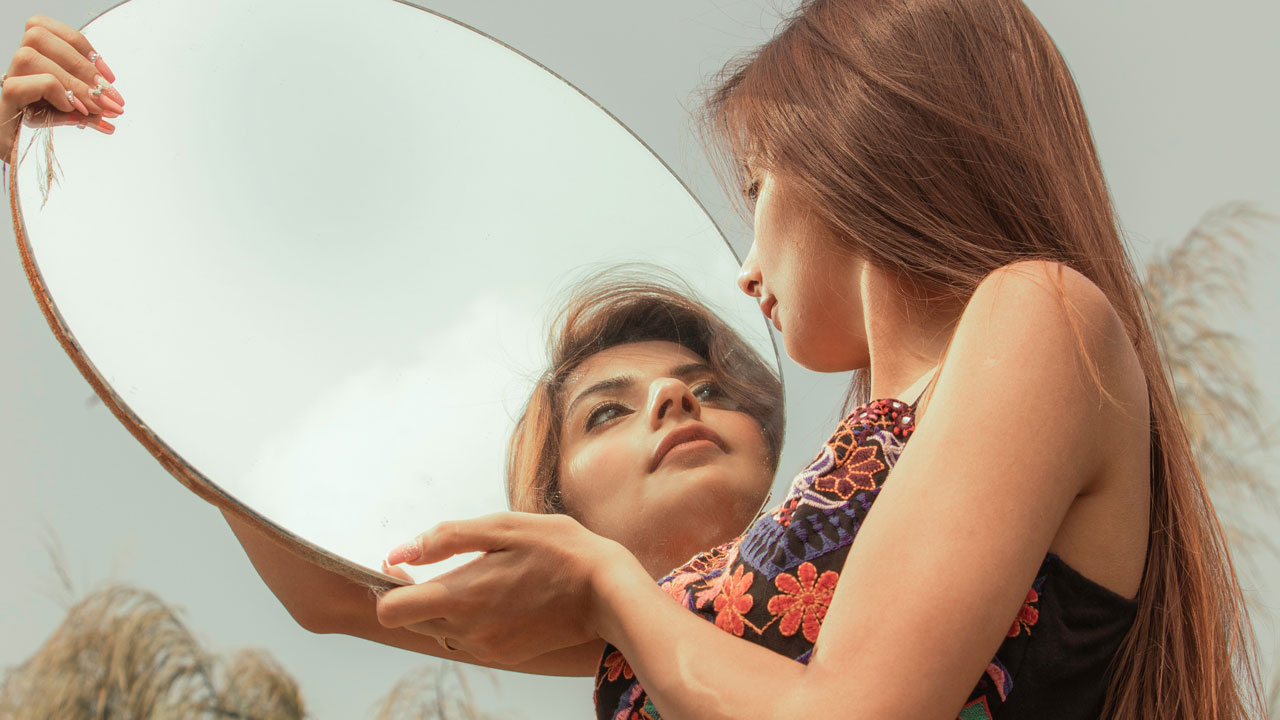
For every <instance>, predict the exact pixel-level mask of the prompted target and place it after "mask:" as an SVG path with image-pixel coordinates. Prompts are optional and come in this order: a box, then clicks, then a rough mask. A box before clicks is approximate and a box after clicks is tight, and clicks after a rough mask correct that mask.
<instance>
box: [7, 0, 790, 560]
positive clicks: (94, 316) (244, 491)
mask: <svg viewBox="0 0 1280 720" xmlns="http://www.w3.org/2000/svg"><path fill="white" fill-rule="evenodd" d="M300 18H302V19H305V21H304V22H299V19H300ZM161 30H162V31H161ZM89 31H90V32H91V33H92V35H93V37H94V41H95V43H96V44H97V45H98V46H99V47H102V48H108V47H109V48H111V51H110V54H111V60H112V67H113V69H114V70H115V71H116V72H117V73H118V74H119V75H120V77H121V78H127V87H122V88H121V90H122V91H123V92H125V94H127V96H128V98H129V105H128V113H127V115H126V116H122V117H121V118H119V119H118V120H117V121H116V125H117V130H116V132H115V134H114V135H113V136H111V137H104V136H102V135H99V134H97V133H94V132H88V131H83V130H77V128H74V127H60V128H52V129H50V130H49V131H48V132H49V140H50V141H51V142H53V146H54V147H55V148H56V163H57V165H56V166H57V168H58V169H59V170H60V179H59V180H57V181H56V182H55V183H53V184H52V186H50V187H48V191H49V192H48V196H47V198H46V197H44V196H43V193H42V185H47V180H48V175H47V167H42V163H41V162H40V161H39V159H40V158H42V157H44V154H43V153H42V152H41V147H42V146H41V145H40V143H43V142H44V139H43V138H41V137H40V136H39V135H38V134H35V133H32V132H31V130H30V129H29V128H24V130H23V135H22V136H21V137H20V138H19V140H18V143H19V145H18V148H19V151H20V153H21V152H22V150H24V149H29V150H28V152H26V153H25V154H23V155H22V158H23V159H22V160H21V161H20V163H19V164H18V165H17V166H16V167H15V168H14V171H13V172H14V175H13V177H14V180H15V181H14V183H13V185H12V187H11V200H12V205H13V211H14V213H15V219H16V220H17V227H19V230H20V232H19V237H20V245H21V246H22V251H23V254H24V258H25V259H26V260H27V261H28V275H29V277H30V279H31V281H32V283H33V284H34V285H35V286H36V290H37V297H38V299H39V300H40V301H41V303H42V305H43V306H44V308H45V310H46V313H47V315H48V316H49V319H50V323H51V325H52V326H53V327H54V330H55V333H57V334H58V335H59V337H60V339H61V340H62V341H63V344H64V347H65V348H66V349H67V351H68V352H69V353H70V354H71V355H72V357H73V359H75V361H76V363H77V365H78V366H79V367H80V369H81V371H82V372H83V373H84V374H85V376H86V378H87V379H89V381H90V382H91V384H93V385H94V387H95V389H96V390H97V391H98V392H99V394H100V395H102V396H103V399H104V401H105V402H106V403H107V405H108V406H109V407H111V408H112V410H113V411H114V412H116V414H117V416H118V417H120V419H121V420H122V421H123V422H124V423H125V424H126V425H127V426H129V428H130V430H131V431H132V432H133V433H134V434H135V436H136V437H138V438H139V439H140V440H141V441H142V442H143V443H144V444H145V445H147V447H148V448H149V449H150V450H151V451H152V452H153V453H154V454H155V455H156V456H157V458H158V459H159V460H160V461H161V462H162V463H164V464H165V467H166V468H168V469H169V470H170V471H171V472H173V473H174V474H175V475H176V476H177V477H179V479H181V480H182V481H183V482H184V483H186V484H187V485H188V487H191V488H192V489H193V490H195V491H196V492H198V493H200V494H201V495H202V496H204V497H206V498H207V499H210V500H212V501H214V502H216V503H218V504H219V505H220V506H222V507H224V508H228V509H230V510H231V511H233V512H235V513H238V514H240V515H241V516H242V517H245V518H248V519H252V520H254V521H255V522H259V523H262V525H263V527H266V528H273V529H274V530H273V532H274V531H281V532H283V533H284V537H285V538H286V539H288V540H289V541H290V542H293V543H295V544H297V546H298V547H299V548H301V549H302V550H304V551H306V552H308V553H312V554H313V556H315V557H319V558H321V559H326V560H327V561H329V562H331V563H333V564H335V565H336V566H340V568H345V570H344V572H346V573H347V574H348V575H349V576H351V577H356V578H364V579H371V580H373V581H376V580H377V579H378V577H379V576H378V574H377V573H376V572H375V571H374V569H375V568H377V567H379V564H380V560H381V558H382V557H383V556H384V553H385V552H386V550H387V549H388V548H390V547H392V546H394V545H396V544H397V543H399V542H402V541H403V540H404V539H405V538H408V537H412V536H413V535H415V534H417V533H418V532H421V531H422V530H425V529H427V528H429V527H430V526H432V525H433V524H435V523H436V522H439V521H441V520H445V519H453V518H460V517H469V516H475V515H479V514H484V513H487V512H492V511H496V510H500V509H504V508H505V507H506V498H505V496H504V492H505V491H504V488H503V482H502V480H503V477H504V467H503V458H504V456H505V450H506V446H507V442H508V439H509V437H510V436H511V433H512V431H513V427H514V425H515V421H516V419H517V417H518V415H519V413H520V412H521V408H523V407H524V404H525V402H526V400H527V399H528V398H529V397H530V394H531V392H532V389H533V388H534V383H535V381H536V380H537V378H538V377H539V375H540V372H541V371H542V369H543V364H544V358H543V355H542V349H543V347H542V346H543V341H544V338H545V330H546V327H547V314H548V312H549V311H550V309H551V308H552V306H553V305H554V298H556V297H558V296H559V293H560V292H561V290H562V289H563V288H564V287H565V286H566V285H567V284H569V283H570V282H571V281H572V280H573V279H575V278H578V277H581V276H582V275H583V274H584V273H586V272H589V271H590V270H592V269H595V268H600V267H604V266H611V265H615V264H619V263H632V262H643V263H652V264H655V265H658V266H661V267H664V268H669V269H671V270H673V271H674V272H676V273H678V274H680V275H681V276H683V277H684V278H687V279H688V280H689V281H690V282H691V283H692V285H693V287H692V290H693V292H696V294H697V295H698V296H699V297H701V298H702V299H703V300H704V301H705V302H706V303H707V305H708V307H710V308H713V309H714V311H715V312H716V313H717V314H718V315H719V317H720V318H722V320H723V322H724V323H725V325H726V326H727V327H730V328H733V329H734V331H735V332H736V333H738V334H739V335H740V336H741V337H742V339H743V342H744V343H745V344H746V345H748V346H750V347H751V348H752V349H753V350H754V351H755V353H757V354H758V355H760V356H762V357H766V358H770V362H773V360H774V359H775V358H776V355H775V354H774V350H773V348H772V344H771V341H770V338H769V335H768V332H767V328H766V326H765V324H764V322H763V320H762V318H761V317H760V315H759V311H758V309H757V308H756V307H755V305H754V303H752V302H751V301H750V300H749V299H747V298H745V297H744V296H742V295H740V294H739V293H738V292H737V290H736V289H735V287H734V277H735V275H736V272H737V263H736V261H735V260H734V258H733V256H732V254H731V252H730V251H729V249H728V246H727V245H726V243H725V242H724V241H723V239H722V237H721V235H720V233H719V231H718V230H717V228H716V227H715V226H714V224H713V223H712V221H711V220H710V218H709V217H708V215H707V214H706V212H705V211H704V210H703V208H702V207H701V206H700V205H699V204H698V202H697V201H696V200H695V199H694V198H693V197H692V196H691V195H690V193H689V192H688V190H687V189H686V188H685V187H684V186H683V185H682V184H681V183H680V181H679V180H678V179H677V178H675V177H674V175H672V173H671V172H670V170H669V169H668V168H667V167H666V166H665V165H664V164H663V163H662V162H661V161H660V160H659V159H658V158H656V157H655V156H654V155H653V154H652V153H651V152H650V151H649V150H648V149H647V148H646V147H645V146H644V145H643V144H642V143H641V142H639V141H638V140H637V139H636V138H635V137H634V136H632V135H631V134H630V133H629V132H628V131H627V130H626V128H624V127H622V126H621V125H620V124H618V123H617V122H616V121H615V120H614V119H613V118H612V117H611V116H609V115H608V113H606V112H605V111H603V110H602V109H601V108H600V107H598V106H597V105H595V104H594V103H593V102H592V101H591V100H590V99H589V98H586V97H585V96H583V95H582V94H580V93H579V92H578V91H576V90H575V89H574V88H573V87H571V86H570V85H568V84H567V83H565V82H564V81H563V80H561V79H560V78H558V77H556V76H555V75H553V74H552V73H550V72H548V71H547V70H546V69H544V68H542V67H540V66H539V65H537V64H536V63H534V62H532V61H530V60H529V59H528V58H525V57H523V56H521V55H519V54H518V53H516V52H514V51H513V50H511V49H510V48H507V47H505V46H503V45H502V44H500V43H498V42H495V41H494V40H493V39H491V38H488V37H485V36H484V35H481V34H479V33H477V32H475V31H473V30H471V29H469V28H467V27H464V26H462V25H459V24H456V23H454V22H452V21H450V20H448V19H446V18H442V17H440V16H437V15H434V14H431V13H429V12H425V11H422V10H420V9H417V8H414V7H411V6H407V5H402V4H399V3H397V2H394V1H393V0H382V1H379V2H361V3H356V2H349V3H325V4H323V5H317V4H315V3H306V2H302V0H277V1H274V2H271V3H265V4H264V3H253V2H250V1H249V0H234V1H228V2H219V3H203V4H196V5H191V4H175V3H167V2H161V1H160V0H132V1H131V2H127V3H125V4H123V5H120V6H118V7H116V8H115V9H113V10H111V11H109V12H108V13H106V14H105V15H103V16H101V17H99V18H98V19H96V20H95V21H94V22H93V23H92V24H91V25H90V27H89ZM230 37H234V38H235V39H236V41H235V51H234V52H228V46H227V38H230ZM211 68H214V69H216V72H211V71H210V69H211ZM424 68H426V69H429V71H424ZM193 78H196V79H198V80H195V81H193ZM284 78H320V79H321V80H316V81H314V82H306V83H292V82H285V81H284ZM357 88H358V91H356V90H355V89H357ZM195 108H199V110H194V111H193V109H195ZM569 384H572V379H570V380H569ZM708 442H709V441H708ZM690 444H694V443H690ZM705 444H706V443H705V442H704V445H705ZM712 444H714V443H712ZM705 449H706V448H705V447H704V450H705ZM694 450H696V449H695V448H682V449H681V450H680V451H679V452H678V453H676V455H673V456H672V458H671V459H672V460H674V459H679V457H680V456H693V455H697V452H694ZM699 452H700V451H699ZM766 484H767V483H766ZM561 491H562V495H563V488H561ZM569 499H570V498H569V497H562V500H565V501H568V500H569ZM747 504H749V505H751V504H754V505H755V506H756V507H758V505H759V503H758V501H757V500H752V501H751V502H749V503H747ZM753 509H754V508H753ZM746 515H750V512H746ZM747 519H749V517H747V518H745V519H742V518H737V517H736V516H734V519H733V521H732V522H734V523H738V524H739V525H740V526H741V525H744V524H745V521H746V520H747ZM737 529H738V530H740V529H741V527H738V528H737ZM361 568H363V569H361ZM440 569H441V568H440V567H438V566H437V567H430V568H422V569H418V570H417V571H416V572H417V574H418V576H419V578H421V577H423V576H429V575H432V574H435V573H436V572H438V571H439V570H440Z"/></svg>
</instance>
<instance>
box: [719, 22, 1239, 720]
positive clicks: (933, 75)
mask: <svg viewBox="0 0 1280 720" xmlns="http://www.w3.org/2000/svg"><path fill="white" fill-rule="evenodd" d="M703 127H704V130H705V133H706V135H707V136H708V139H709V141H710V142H709V145H710V146H711V148H712V152H713V159H715V160H716V161H718V170H719V171H720V173H721V177H722V178H725V179H726V180H728V181H729V182H730V183H731V184H733V185H735V186H736V187H737V188H744V187H746V186H747V183H749V182H750V178H749V177H748V175H747V171H746V167H745V166H746V164H747V163H748V162H749V163H751V164H752V165H753V166H757V167H760V168H762V169H764V170H767V171H769V172H773V173H777V174H780V175H782V176H785V177H786V179H787V181H788V184H789V185H790V186H791V187H793V188H795V193H796V194H797V195H798V196H800V197H803V198H805V199H806V200H807V201H808V204H809V205H810V206H811V207H812V208H813V209H814V211H815V212H816V213H818V217H819V218H820V219H821V221H822V222H824V223H825V225H826V226H827V227H828V228H829V229H830V230H831V231H832V234H833V235H834V236H835V237H838V238H840V240H841V241H842V242H843V243H844V245H845V246H846V247H847V249H848V250H849V251H850V252H854V253H857V254H859V255H860V256H861V257H864V258H865V259H867V260H868V261H869V262H871V263H872V264H874V265H877V266H878V267H880V268H882V269H885V270H888V271H891V272H894V273H897V274H899V275H901V276H902V277H905V278H910V279H912V280H913V281H915V282H917V283H919V284H921V285H922V286H924V287H927V288H930V289H932V290H934V291H937V292H940V293H942V294H944V295H946V296H950V297H952V298H954V299H961V300H963V299H966V298H968V297H969V296H970V295H971V294H972V292H973V291H974V289H975V288H976V287H977V285H978V283H979V282H980V281H981V280H982V279H983V278H984V277H986V276H987V275H988V274H989V273H991V272H992V271H993V270H995V269H997V268H999V267H1001V266H1004V265H1007V264H1010V263H1012V262H1015V261H1019V260H1028V259H1041V260H1051V261H1056V262H1059V263H1062V264H1064V265H1067V266H1069V267H1071V268H1074V269H1075V270H1077V271H1079V272H1081V273H1082V274H1084V275H1085V276H1086V277H1088V278H1089V279H1090V280H1092V281H1093V282H1094V283H1095V284H1096V285H1097V286H1098V287H1099V288H1101V289H1102V291H1103V292H1104V293H1105V294H1106V296H1107V297H1108V298H1109V300H1110V302H1111V304H1112V305H1113V306H1114V308H1115V309H1116V311H1117V312H1118V313H1119V316H1120V318H1121V320H1122V321H1123V323H1124V326H1125V328H1126V330H1127V331H1128V335H1129V337H1130V338H1131V340H1132V342H1133V345H1134V348H1135V349H1136V351H1137V354H1138V357H1139V359H1140V361H1141V364H1142V368H1143V371H1144V373H1145V374H1146V379H1147V385H1148V388H1149V396H1150V404H1151V467H1152V472H1151V498H1152V500H1151V507H1150V528H1151V533H1150V538H1149V542H1148V550H1147V561H1146V570H1145V574H1144V576H1143V580H1142V584H1141V586H1140V589H1139V594H1138V597H1139V609H1138V615H1137V618H1136V620H1135V621H1134V624H1133V626H1132V627H1131V629H1130V630H1129V633H1128V634H1127V636H1126V637H1125V639H1124V641H1123V643H1122V645H1121V647H1120V650H1119V652H1118V654H1117V656H1116V658H1115V660H1114V662H1113V665H1112V674H1111V682H1110V686H1109V689H1108V692H1107V696H1106V700H1105V709H1104V717H1108V718H1126V719H1128V718H1232V719H1234V718H1242V717H1246V715H1247V714H1248V713H1250V712H1251V711H1256V708H1260V707H1261V693H1260V691H1259V681H1258V677H1257V674H1256V668H1255V665H1254V662H1255V661H1254V658H1253V653H1254V652H1255V649H1254V645H1253V641H1252V631H1251V627H1250V625H1249V622H1248V616H1247V612H1246V608H1245V605H1244V601H1243V597H1242V595H1241V592H1240V587H1239V584H1238V582H1237V579H1236V575H1235V570H1234V568H1233V566H1232V563H1231V559H1230V556H1229V554H1228V552H1227V547H1226V543H1225V540H1224V538H1223V533H1222V529H1221V526H1220V525H1219V522H1218V519H1217V516H1216V514H1215V513H1214V511H1213V507H1212V504H1211V503H1210V500H1209V497H1208V494H1207V493H1206V490H1205V486H1204V483H1203V481H1202V479H1201V477H1200V473H1199V470H1198V468H1197V466H1196V462H1195V458H1194V457H1193V456H1192V452H1191V447H1190V444H1189V442H1188V438H1187V433H1186V428H1185V427H1184V425H1183V421H1182V419H1181V418H1180V416H1179V414H1178V409H1177V404H1176V401H1175V397H1174V393H1173V390H1172V387H1171V383H1170V380H1169V376H1168V373H1167V369H1166V367H1165V365H1164V364H1163V362H1162V359H1161V356H1160V353H1159V350H1158V348H1157V345H1156V341H1155V339H1154V338H1153V335H1152V331H1151V329H1150V321H1149V313H1148V309H1147V307H1146V305H1145V303H1144V301H1143V299H1142V298H1143V296H1142V293H1141V287H1140V285H1139V282H1138V279H1137V274H1136V272H1135V270H1134V268H1133V265H1132V263H1131V261H1130V260H1129V258H1128V257H1127V255H1126V253H1125V250H1124V247H1123V245H1122V243H1121V240H1120V236H1119V231H1118V229H1117V225H1116V218H1115V214H1114V210H1113V208H1112V204H1111V198H1110V195H1109V192H1108V190H1107V186H1106V183H1105V181H1104V180H1103V176H1102V169H1101V165H1100V163H1099V161H1098V157H1097V152H1096V150H1095V147H1094V143H1093V138H1092V135H1091V132H1090V129H1089V124H1088V121H1087V120H1086V119H1085V114H1084V110H1083V107H1082V104H1081V102H1080V98H1079V95H1078V93H1077V90H1076V87H1075V83H1074V81H1073V79H1072V77H1071V74H1070V72H1069V71H1068V69H1067V66H1066V63H1065V62H1064V60H1063V59H1062V56H1061V55H1060V54H1059V52H1058V49H1057V47H1056V46H1055V45H1054V43H1053V41H1052V40H1051V39H1050V38H1049V36H1048V34H1047V33H1046V32H1045V30H1044V28H1043V27H1041V25H1040V23H1039V22H1038V21H1037V20H1036V19H1035V17H1034V16H1033V15H1032V14H1031V12H1030V11H1029V10H1028V9H1027V8H1026V6H1024V5H1023V4H1022V3H1021V2H1019V1H1018V0H907V1H903V0H809V1H806V2H803V3H802V4H801V5H800V7H799V8H798V9H797V10H796V11H795V13H794V14H793V15H792V16H791V17H790V18H789V19H788V20H787V21H786V22H785V23H784V25H783V28H782V30H781V31H780V32H779V33H778V35H777V36H776V37H774V38H773V39H772V40H770V41H769V42H768V43H766V44H765V45H763V46H762V47H760V48H759V49H758V50H756V51H754V52H752V53H750V54H748V55H746V56H744V57H741V58H739V59H737V60H736V61H734V62H731V63H730V64H729V65H728V66H726V67H725V69H724V70H723V71H722V73H721V74H720V75H719V76H718V77H717V78H716V81H715V85H714V86H713V87H712V88H711V89H710V90H709V92H708V95H707V101H706V105H705V115H704V126H703ZM868 389H869V386H868V382H867V378H866V377H865V374H861V373H860V374H859V375H858V377H857V380H856V381H855V391H854V394H855V396H856V398H855V401H856V400H865V399H867V398H866V394H867V392H868Z"/></svg>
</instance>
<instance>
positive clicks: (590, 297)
mask: <svg viewBox="0 0 1280 720" xmlns="http://www.w3.org/2000/svg"><path fill="white" fill-rule="evenodd" d="M657 277H658V274H657V272H656V271H654V270H648V269H645V270H640V269H637V268H632V267H628V268H614V269H611V270H606V271H604V272H601V273H598V274H596V275H594V276H592V277H590V278H588V279H586V280H584V281H583V282H581V283H578V284H576V285H574V286H573V287H571V288H570V290H569V293H568V300H567V301H565V302H564V304H563V306H562V307H561V308H560V310H559V312H557V313H556V315H555V316H554V318H553V320H552V322H551V329H550V332H549V333H548V337H547V369H546V371H545V372H544V373H543V374H542V375H541V376H540V377H539V378H538V380H537V383H536V384H535V386H534V389H533V392H532V393H531V394H530V397H529V402H528V404H527V405H526V406H525V408H524V412H523V413H521V415H520V417H519V419H518V421H517V422H516V427H515V430H514V431H513V432H512V434H511V441H510V443H509V445H508V447H507V500H508V502H509V503H510V505H511V509H513V510H517V511H522V512H536V513H563V512H565V505H564V499H563V498H562V497H561V494H560V482H559V481H560V477H559V467H560V437H561V430H562V427H563V423H564V410H565V408H564V397H563V394H564V393H563V391H564V386H565V382H566V380H568V378H569V377H570V375H571V374H572V373H573V371H574V370H575V369H577V368H578V366H580V365H581V364H582V363H583V362H585V361H586V360H587V359H588V358H590V357H591V356H592V355H595V354H596V353H599V352H601V351H602V350H607V349H609V348H612V347H615V346H618V345H625V344H627V343H636V342H647V341H667V342H672V343H675V344H677V345H680V346H683V347H685V348H687V349H688V350H690V351H691V352H693V353H694V354H696V355H697V356H698V357H700V358H702V359H703V360H704V361H706V363H707V365H708V366H710V368H711V370H712V372H713V373H714V374H715V376H716V378H717V380H718V381H719V383H720V386H721V388H722V389H723V390H724V392H725V394H726V396H727V397H728V398H729V399H731V400H732V401H733V402H734V403H735V404H736V406H737V408H738V409H739V410H740V411H741V412H744V413H746V414H747V415H749V416H750V417H751V418H753V419H754V420H755V421H756V423H757V424H758V425H759V426H760V432H761V434H762V435H763V436H764V440H765V445H766V447H767V448H768V460H767V462H768V463H769V470H770V472H772V471H773V470H774V469H776V467H777V464H778V456H779V452H780V449H781V446H782V433H783V408H782V383H781V381H780V380H779V379H778V374H777V372H776V371H775V370H774V369H773V368H771V367H770V366H769V364H768V363H766V362H765V361H764V360H763V359H762V358H761V357H760V356H759V355H758V354H757V353H756V352H755V350H754V349H752V347H751V346H750V345H749V344H748V343H747V342H746V341H745V340H744V339H743V338H742V336H741V335H739V334H738V333H737V332H736V331H734V330H733V329H732V328H730V327H729V326H728V325H727V324H725V322H724V321H723V320H721V319H720V318H719V317H718V316H717V315H716V314H715V313H714V312H712V311H711V310H710V309H709V308H708V307H707V306H706V305H704V304H702V303H701V302H700V301H698V300H697V299H695V296H694V294H693V293H692V292H691V291H690V290H689V289H688V288H687V287H678V286H682V285H683V283H679V282H678V281H677V280H675V278H674V277H669V278H663V280H662V281H660V280H659V279H657Z"/></svg>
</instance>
